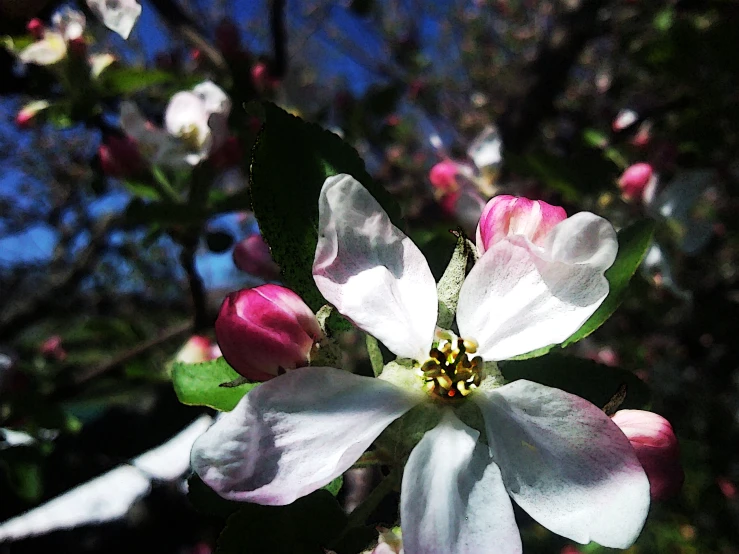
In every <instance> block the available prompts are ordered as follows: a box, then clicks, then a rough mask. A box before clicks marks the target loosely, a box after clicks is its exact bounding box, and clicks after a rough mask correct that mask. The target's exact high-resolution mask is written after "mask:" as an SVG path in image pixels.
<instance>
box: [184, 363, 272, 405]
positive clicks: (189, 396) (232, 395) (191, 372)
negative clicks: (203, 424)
mask: <svg viewBox="0 0 739 554" xmlns="http://www.w3.org/2000/svg"><path fill="white" fill-rule="evenodd" d="M240 377H241V376H240V375H239V374H238V373H236V371H234V370H233V369H232V368H231V366H229V365H228V364H227V363H226V360H224V359H223V358H218V359H217V360H211V361H209V362H203V363H201V364H185V363H182V362H175V364H174V367H173V368H172V385H173V386H174V391H175V393H176V394H177V398H178V399H179V401H180V402H182V403H183V404H187V405H188V406H208V407H210V408H215V409H216V410H220V411H222V412H228V411H231V410H233V409H234V408H235V407H236V404H238V402H239V400H241V398H242V397H243V396H244V395H245V394H246V393H247V392H249V391H250V390H251V389H253V388H254V387H256V386H257V385H258V384H259V383H247V384H244V385H239V386H238V387H222V386H221V385H222V384H223V383H230V382H232V381H235V380H236V379H239V378H240Z"/></svg>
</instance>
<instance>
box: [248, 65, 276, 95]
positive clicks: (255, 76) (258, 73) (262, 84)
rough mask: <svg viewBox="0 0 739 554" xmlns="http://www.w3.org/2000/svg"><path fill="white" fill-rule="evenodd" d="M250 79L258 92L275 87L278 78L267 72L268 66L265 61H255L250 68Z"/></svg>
mask: <svg viewBox="0 0 739 554" xmlns="http://www.w3.org/2000/svg"><path fill="white" fill-rule="evenodd" d="M251 80H252V83H253V84H254V88H256V89H257V90H258V91H259V92H264V91H267V90H271V89H273V88H275V87H276V86H277V85H278V84H279V83H280V81H279V79H275V78H274V77H272V75H270V73H269V67H268V66H267V64H266V63H265V62H257V63H255V64H254V65H253V66H252V68H251Z"/></svg>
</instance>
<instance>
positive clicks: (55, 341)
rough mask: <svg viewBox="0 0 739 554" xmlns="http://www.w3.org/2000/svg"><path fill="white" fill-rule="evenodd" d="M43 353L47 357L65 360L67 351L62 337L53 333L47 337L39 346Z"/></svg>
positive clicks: (60, 360)
mask: <svg viewBox="0 0 739 554" xmlns="http://www.w3.org/2000/svg"><path fill="white" fill-rule="evenodd" d="M39 350H40V351H41V354H42V355H43V356H45V357H46V358H49V359H52V360H57V361H59V362H63V361H64V360H66V359H67V351H66V350H65V349H64V347H63V346H62V337H60V336H59V335H52V336H50V337H49V338H47V339H46V340H45V341H44V342H43V343H42V344H41V347H40V348H39Z"/></svg>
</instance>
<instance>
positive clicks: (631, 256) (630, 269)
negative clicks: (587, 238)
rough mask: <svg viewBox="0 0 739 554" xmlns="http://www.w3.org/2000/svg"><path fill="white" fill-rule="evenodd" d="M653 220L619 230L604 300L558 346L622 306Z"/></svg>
mask: <svg viewBox="0 0 739 554" xmlns="http://www.w3.org/2000/svg"><path fill="white" fill-rule="evenodd" d="M654 225H655V224H654V221H653V220H651V219H642V220H639V221H637V222H636V223H633V224H631V225H629V226H628V227H626V228H625V229H622V230H621V231H619V233H618V255H617V256H616V261H614V262H613V265H612V266H611V267H610V268H608V271H606V274H605V276H606V279H608V285H609V292H608V296H607V297H606V299H605V300H604V301H603V303H602V304H601V305H600V307H599V308H598V309H597V310H596V311H595V313H594V314H593V315H591V316H590V318H589V319H588V320H587V321H586V322H585V323H584V324H583V325H582V327H580V329H578V330H577V331H576V332H575V333H574V334H573V335H572V336H571V337H570V338H568V339H567V340H565V341H564V342H563V343H562V344H560V345H559V346H560V347H562V348H565V347H567V346H569V345H571V344H574V343H576V342H577V341H579V340H582V339H584V338H585V337H587V336H588V335H589V334H590V333H592V332H593V331H595V330H596V329H597V328H598V327H600V326H601V325H603V324H604V323H605V322H606V320H607V319H608V318H609V317H611V316H612V315H613V312H615V311H616V309H617V308H618V307H619V306H620V305H621V302H623V299H624V297H625V296H626V290H627V289H628V286H629V282H630V281H631V278H632V277H633V276H634V273H636V270H637V268H638V267H639V265H640V264H641V262H642V260H643V259H644V256H645V255H646V253H647V250H648V249H649V245H650V244H652V235H653V233H654ZM556 346H558V345H556V344H551V345H549V346H545V347H543V348H539V349H538V350H534V351H532V352H528V353H526V354H522V355H521V356H516V357H515V358H513V359H514V360H527V359H529V358H536V357H538V356H543V355H544V354H546V353H547V352H549V351H550V350H551V349H552V348H554V347H556Z"/></svg>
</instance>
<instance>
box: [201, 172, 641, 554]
mask: <svg viewBox="0 0 739 554" xmlns="http://www.w3.org/2000/svg"><path fill="white" fill-rule="evenodd" d="M527 232H528V230H527V229H525V228H524V229H523V230H521V229H519V228H518V227H516V226H510V227H509V229H508V235H507V236H506V237H504V238H500V239H499V240H498V241H497V242H495V243H494V244H490V245H489V248H488V249H487V250H486V252H485V254H484V255H483V256H482V257H481V258H480V259H479V260H478V262H477V263H476V264H475V266H474V267H473V268H472V270H471V272H470V273H469V275H468V276H467V278H466V280H465V281H464V283H463V285H462V288H461V291H460V294H459V303H458V309H457V313H456V317H457V327H458V329H459V335H460V336H459V337H457V336H456V335H455V334H454V333H452V332H451V331H449V330H443V329H440V330H437V329H436V322H437V315H438V298H437V292H436V283H435V282H434V277H433V275H432V273H431V270H430V269H429V266H428V263H427V262H426V260H425V258H424V257H423V254H421V251H420V250H419V249H418V247H417V246H416V245H415V244H414V243H413V242H412V241H411V240H410V239H409V238H408V237H407V236H406V235H405V234H404V233H403V232H402V231H401V230H400V229H398V228H397V227H395V226H394V225H393V224H392V222H391V221H390V218H389V217H388V215H387V214H386V213H385V211H384V210H383V209H382V208H381V207H380V205H379V204H378V202H377V201H376V200H375V199H374V198H373V197H372V196H371V195H370V193H369V192H368V191H367V190H366V189H365V188H364V187H363V186H362V185H361V184H360V183H359V182H358V181H356V180H355V179H353V178H352V177H351V176H349V175H336V176H334V177H330V178H328V179H327V180H326V181H325V183H324V185H323V188H322V190H321V194H320V198H319V224H318V245H317V248H316V254H315V259H314V264H313V276H314V280H315V282H316V285H317V286H318V289H319V290H320V291H321V293H322V294H323V296H324V297H325V298H326V299H327V300H328V301H329V302H330V303H331V304H333V305H334V306H335V307H336V309H337V310H338V311H339V312H340V313H342V314H343V315H344V316H346V317H347V318H349V319H350V320H351V321H352V322H353V323H354V324H355V325H356V326H357V327H359V328H360V329H362V330H363V331H365V332H366V333H368V334H370V335H372V336H374V337H376V338H377V339H378V340H380V341H381V342H382V343H384V345H385V346H386V347H387V348H388V349H389V350H390V351H391V352H393V353H394V354H395V355H397V356H398V361H396V362H395V363H391V364H388V366H386V368H385V370H384V371H383V372H382V374H381V375H380V378H379V379H376V378H369V377H362V376H358V375H353V374H350V373H348V372H345V371H341V370H338V369H334V368H329V367H306V368H302V369H300V370H299V371H291V372H287V373H286V374H285V375H282V376H280V377H278V378H276V379H273V380H271V381H270V382H268V383H264V384H262V385H260V386H259V387H257V388H255V389H254V390H252V391H251V392H250V393H249V394H247V395H246V396H245V397H244V398H243V399H242V400H241V401H240V402H239V404H238V405H237V406H236V408H235V409H234V410H233V411H231V412H229V413H227V414H225V415H224V416H223V417H222V418H220V419H219V421H218V422H216V423H215V425H213V427H211V428H210V429H209V430H208V431H207V432H206V433H205V434H204V435H203V436H202V437H200V438H199V439H198V440H197V441H196V443H195V445H194V447H193V452H192V463H193V467H194V469H195V471H196V472H197V473H198V474H199V475H200V477H201V478H202V479H203V481H204V482H205V483H207V484H208V485H209V486H210V487H212V488H213V489H214V490H215V491H217V492H218V493H219V494H220V495H221V496H223V497H225V498H229V499H233V500H242V501H249V502H257V503H260V504H269V505H284V504H289V503H291V502H293V501H294V500H295V499H296V498H299V497H301V496H304V495H306V494H309V493H310V492H312V491H314V490H316V489H318V488H320V487H322V486H324V485H326V484H327V483H329V482H330V481H331V480H332V479H334V478H335V477H337V476H338V475H341V474H342V473H343V472H344V471H346V470H347V469H348V468H349V467H351V465H352V464H353V463H354V462H355V461H356V460H357V459H358V458H359V456H360V455H361V454H362V453H363V452H364V451H365V450H366V449H367V448H368V447H369V446H370V445H371V444H372V442H374V440H375V439H377V438H378V436H379V435H380V434H381V433H382V431H383V430H384V429H385V428H386V427H387V426H388V425H390V423H392V422H393V421H395V420H396V419H398V418H400V417H402V416H404V415H406V414H407V415H406V417H405V418H404V420H405V421H407V423H406V424H405V425H404V426H403V428H404V429H406V430H407V431H408V432H409V433H411V434H412V435H414V436H410V437H406V439H408V438H410V439H412V442H414V443H415V446H413V447H412V450H411V452H410V456H409V457H408V459H407V463H406V465H405V470H404V473H403V479H402V485H401V507H400V511H401V525H402V527H403V543H404V549H405V552H406V553H407V554H437V553H438V554H442V553H444V554H448V553H459V554H468V553H477V552H488V551H490V549H491V547H492V546H491V545H495V549H496V551H498V552H512V553H515V552H520V551H521V539H520V536H519V533H518V529H517V526H516V522H515V519H514V514H513V509H512V504H511V499H513V500H514V501H515V502H516V503H517V504H518V505H519V506H520V507H521V508H523V509H524V510H525V511H526V512H528V513H529V515H530V516H531V517H533V518H534V519H535V520H536V521H538V522H539V523H540V524H542V525H543V526H545V527H547V528H548V529H550V530H552V531H554V532H555V533H558V534H560V535H563V536H565V537H567V538H569V539H571V540H573V541H577V542H580V543H587V542H589V541H591V540H593V541H596V542H598V543H599V544H602V545H604V546H610V547H622V548H624V547H627V546H629V545H630V544H632V543H633V542H634V540H635V539H636V537H637V536H638V534H639V532H640V530H641V528H642V526H643V524H644V520H645V518H646V515H647V511H648V507H649V482H648V481H647V478H646V476H645V474H644V471H643V469H642V467H641V465H640V464H639V461H638V459H637V457H636V454H635V453H634V450H633V448H632V447H631V445H630V443H629V441H628V439H627V438H626V437H625V436H624V434H623V433H622V432H621V431H620V430H619V429H618V427H617V426H616V424H615V423H613V421H611V419H610V418H609V417H608V416H606V415H605V414H604V413H603V411H602V410H601V409H600V408H598V407H596V406H594V405H592V404H590V403H589V402H587V401H586V400H583V399H581V398H579V397H576V396H574V395H572V394H569V393H566V392H564V391H561V390H558V389H554V388H550V387H546V386H543V385H539V384H537V383H533V382H530V381H526V380H519V381H515V382H512V383H509V384H503V381H502V379H501V377H500V374H499V372H498V371H497V366H496V365H495V364H494V363H492V362H494V361H496V360H503V359H507V358H510V357H513V356H517V355H520V354H524V353H527V352H529V351H532V350H535V349H537V348H540V347H543V346H547V345H550V344H556V343H561V342H562V341H564V340H565V339H566V338H568V337H569V336H570V335H571V334H572V333H574V332H575V331H576V330H577V329H578V328H579V327H580V326H581V325H582V324H583V323H584V322H585V321H586V320H587V319H588V317H589V316H590V315H591V314H592V313H593V312H594V311H595V310H596V309H597V307H598V306H599V305H600V304H601V303H602V302H603V300H604V299H605V297H606V295H607V294H608V281H607V280H606V279H605V277H604V272H605V271H606V269H608V268H609V267H610V266H611V264H612V263H613V261H614V259H615V256H616V251H617V247H618V246H617V241H616V234H615V231H614V230H613V228H612V227H611V225H610V224H609V223H608V222H607V221H605V220H604V219H602V218H600V217H598V216H595V215H593V214H590V213H579V214H576V215H574V216H572V217H570V218H567V219H564V220H563V221H560V222H559V223H558V224H557V225H555V226H554V227H553V228H551V229H550V230H549V232H548V233H547V234H546V235H544V236H542V237H541V238H540V240H539V241H538V243H535V242H533V241H532V240H531V238H530V236H529V235H528V234H527ZM222 346H223V345H222ZM470 402H472V404H470ZM415 406H419V407H422V408H423V410H421V411H422V412H423V415H420V416H419V415H418V414H419V413H420V412H419V411H418V410H414V412H411V413H408V412H409V411H410V410H411V408H413V407H415ZM470 409H471V410H472V411H473V412H476V410H479V413H480V414H481V415H482V421H480V420H479V419H476V418H475V417H472V418H469V417H468V414H469V413H470V411H469V410H470ZM414 414H415V415H414ZM466 414H467V415H466ZM470 425H474V426H475V427H478V428H473V427H471V426H470ZM483 434H484V436H485V438H486V440H485V441H481V440H480V437H481V435H483ZM419 438H420V440H419ZM405 446H406V447H408V446H411V445H405Z"/></svg>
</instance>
